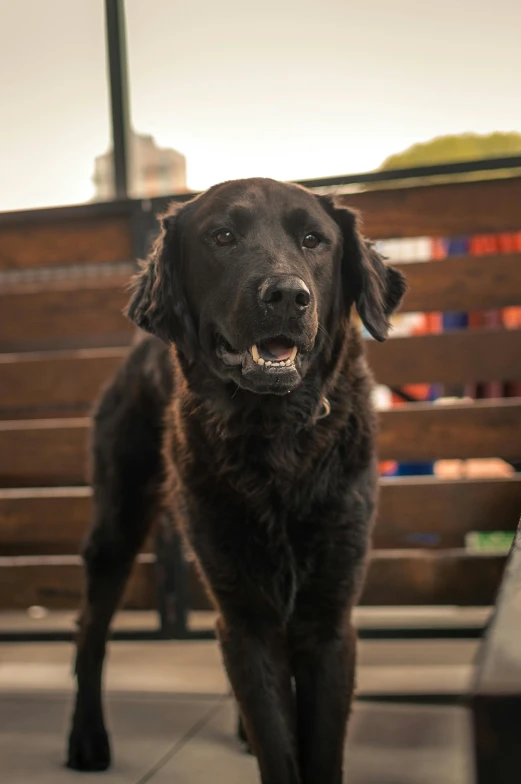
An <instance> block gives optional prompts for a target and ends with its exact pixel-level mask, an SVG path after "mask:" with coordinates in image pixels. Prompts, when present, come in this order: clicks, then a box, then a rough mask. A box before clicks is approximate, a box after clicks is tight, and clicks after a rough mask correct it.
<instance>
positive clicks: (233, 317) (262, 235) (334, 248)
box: [128, 179, 405, 394]
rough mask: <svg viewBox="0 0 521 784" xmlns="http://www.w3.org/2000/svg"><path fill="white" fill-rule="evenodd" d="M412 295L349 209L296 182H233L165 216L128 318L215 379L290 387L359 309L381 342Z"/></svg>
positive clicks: (269, 389)
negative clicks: (404, 298)
mask: <svg viewBox="0 0 521 784" xmlns="http://www.w3.org/2000/svg"><path fill="white" fill-rule="evenodd" d="M404 291H405V281H404V278H403V276H402V275H401V274H400V273H399V272H398V271H397V270H394V269H393V268H392V267H390V266H387V265H385V264H384V263H383V261H382V258H381V257H380V256H379V255H378V253H376V251H375V250H374V249H373V247H372V246H371V245H370V244H369V243H368V242H367V241H366V240H364V238H363V237H362V236H361V234H360V230H359V227H358V222H357V218H356V216H355V214H354V213H352V212H351V211H350V210H348V209H346V208H344V207H341V206H338V205H336V204H335V202H334V201H333V200H332V199H330V198H329V197H325V196H315V195H314V194H312V193H311V192H309V191H307V190H305V189H304V188H301V187H299V186H296V185H289V184H284V183H280V182H276V181H274V180H268V179H249V180H237V181H231V182H226V183H223V184H222V185H217V186H214V187H213V188H210V189H209V190H208V191H206V192H205V193H203V194H202V195H201V196H198V197H196V198H195V199H193V200H192V201H190V202H188V203H186V204H185V205H182V206H181V205H177V206H174V207H173V209H172V210H171V211H170V212H169V214H167V215H166V216H165V217H163V218H162V228H161V233H160V236H159V237H158V239H157V240H156V243H155V246H154V248H153V250H152V252H151V254H150V256H149V258H148V259H147V261H146V262H145V263H144V264H143V266H142V270H141V272H140V274H139V275H138V276H137V278H136V280H135V283H134V291H133V296H132V298H131V301H130V304H129V306H128V315H129V316H130V318H131V319H132V320H133V321H134V322H135V323H136V324H137V325H138V326H139V327H141V328H142V329H144V330H146V331H148V332H151V333H153V334H155V335H157V336H158V337H160V338H162V339H163V340H164V341H166V342H170V343H174V344H175V345H176V346H177V349H178V351H179V352H180V353H181V354H182V355H183V356H184V357H185V359H186V361H187V362H189V363H199V364H201V363H204V365H205V366H206V368H207V370H208V372H210V373H212V374H213V375H214V376H217V377H219V378H221V379H223V380H224V381H233V382H235V383H236V384H237V385H238V386H240V387H242V388H244V389H248V390H250V391H252V392H256V393H265V394H266V393H268V394H285V393H287V392H291V391H292V390H293V389H295V388H296V387H297V386H299V384H300V383H301V382H302V379H303V378H304V376H305V375H306V373H307V372H308V370H309V368H310V366H311V365H312V363H313V362H314V361H315V360H316V359H317V357H318V355H319V354H320V353H321V351H324V350H325V346H326V343H327V339H328V336H329V338H332V337H333V336H334V332H335V330H337V329H338V325H339V320H340V319H346V318H348V317H349V313H350V311H351V307H352V305H353V304H355V305H356V308H357V310H358V313H359V315H360V317H361V319H362V321H363V323H364V324H365V326H366V328H367V329H368V331H369V332H370V333H371V335H373V337H374V338H376V339H377V340H385V338H386V336H387V332H388V330H389V316H390V314H391V313H392V311H393V310H394V309H395V308H396V307H397V306H398V305H399V303H400V300H401V298H402V296H403V293H404ZM330 342H331V341H330Z"/></svg>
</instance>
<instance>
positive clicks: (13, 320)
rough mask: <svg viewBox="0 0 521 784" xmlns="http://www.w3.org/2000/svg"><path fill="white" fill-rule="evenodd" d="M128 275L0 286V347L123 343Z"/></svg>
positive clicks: (127, 323)
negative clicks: (32, 284)
mask: <svg viewBox="0 0 521 784" xmlns="http://www.w3.org/2000/svg"><path fill="white" fill-rule="evenodd" d="M127 284H128V277H124V278H120V277H118V278H116V279H113V278H109V279H103V278H100V279H97V280H96V279H95V280H88V281H84V282H82V283H78V282H75V281H61V282H59V283H58V282H55V283H53V284H52V286H51V285H49V286H44V285H43V284H42V285H38V286H19V287H18V288H17V289H15V290H2V291H1V292H0V351H1V352H15V351H28V350H29V351H31V350H34V351H38V350H45V349H56V348H82V347H88V348H90V347H96V346H125V345H128V343H129V342H130V338H131V335H132V330H133V325H132V324H131V322H130V321H129V320H128V319H127V318H125V316H124V315H123V313H122V309H123V308H124V307H125V305H126V304H127V302H128V298H129V294H128V292H127V291H126V286H127Z"/></svg>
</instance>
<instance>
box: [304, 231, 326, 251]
mask: <svg viewBox="0 0 521 784" xmlns="http://www.w3.org/2000/svg"><path fill="white" fill-rule="evenodd" d="M321 242H322V238H321V237H319V236H318V234H313V233H311V234H306V236H305V237H304V239H303V240H302V245H303V247H304V248H311V250H313V248H317V247H318V246H319V245H320V243H321Z"/></svg>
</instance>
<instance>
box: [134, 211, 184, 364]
mask: <svg viewBox="0 0 521 784" xmlns="http://www.w3.org/2000/svg"><path fill="white" fill-rule="evenodd" d="M179 209H180V208H176V209H175V210H174V211H171V212H169V213H168V214H167V215H165V216H163V217H162V218H160V222H161V231H160V233H159V236H158V237H157V239H156V240H155V242H154V245H153V247H152V250H151V251H150V254H149V255H148V258H147V259H146V261H144V262H140V268H141V269H140V271H139V273H138V274H137V275H135V277H134V279H133V280H132V284H131V291H132V295H131V298H130V302H129V304H128V306H127V309H126V315H127V316H128V317H129V318H130V319H131V320H132V321H133V322H134V324H136V325H137V326H138V327H140V328H141V329H144V330H145V331H146V332H150V333H151V334H152V335H156V336H157V337H158V338H161V340H163V341H164V342H165V343H175V344H176V346H177V347H178V348H179V349H180V350H181V351H182V353H183V354H185V356H186V357H187V359H192V358H193V350H194V346H195V329H194V326H193V323H192V319H191V317H190V313H189V309H188V303H187V302H186V298H185V295H184V292H183V285H182V280H181V275H180V267H181V242H180V237H179V233H180V232H179V227H178V223H179Z"/></svg>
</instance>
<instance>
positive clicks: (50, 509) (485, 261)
mask: <svg viewBox="0 0 521 784" xmlns="http://www.w3.org/2000/svg"><path fill="white" fill-rule="evenodd" d="M343 198H344V200H345V202H346V203H347V204H350V205H352V206H354V207H356V208H358V209H360V210H361V211H362V212H363V216H364V224H365V230H366V233H367V235H368V236H371V237H372V238H373V239H386V238H396V237H416V236H430V237H447V236H461V235H472V234H476V233H485V232H500V231H516V230H519V229H520V228H521V227H520V225H519V223H520V218H519V210H518V207H517V205H518V204H519V203H521V178H511V179H498V180H486V181H482V182H479V181H477V182H465V183H452V184H443V185H426V186H413V187H403V188H394V189H392V188H389V189H385V190H381V191H377V190H367V191H365V192H360V193H356V194H349V195H346V196H345V197H343ZM155 206H157V207H161V208H162V207H163V206H164V205H163V203H160V202H159V201H158V203H157V205H155ZM140 209H141V207H140V204H139V203H137V202H129V203H128V204H127V203H125V204H123V205H122V204H119V203H115V206H114V205H109V206H108V207H107V208H106V212H104V207H103V205H101V206H98V205H89V206H87V207H78V208H66V209H64V210H50V211H38V213H30V214H29V215H25V216H24V213H17V214H15V215H11V216H10V215H3V216H0V272H2V271H3V272H9V274H11V273H12V272H13V271H14V272H16V273H17V271H20V269H23V270H28V269H31V270H34V279H32V280H30V281H27V282H24V281H20V280H19V279H18V278H16V279H13V278H12V277H11V278H9V276H7V277H6V278H5V279H4V282H3V283H2V284H1V285H0V351H1V352H2V353H1V356H0V608H3V609H10V608H11V609H12V608H20V609H21V608H25V607H27V606H28V605H29V604H42V605H45V606H48V607H55V608H60V607H74V606H76V605H77V603H78V601H79V596H80V592H81V584H82V577H81V568H80V563H79V559H78V557H77V552H78V549H79V542H80V540H81V538H82V535H83V533H84V531H85V529H86V526H87V523H88V519H89V514H90V494H89V491H88V488H87V460H86V447H87V444H88V438H89V419H88V414H89V410H90V407H91V405H92V402H93V400H94V398H95V397H96V395H97V393H98V390H99V388H100V386H101V385H102V384H103V383H104V381H105V380H106V379H108V378H109V377H110V375H111V373H112V372H113V371H114V369H115V368H116V367H117V365H118V364H119V363H120V362H121V361H122V359H123V358H124V356H125V354H126V352H127V351H128V345H129V341H130V340H131V336H132V330H131V327H130V325H129V323H128V322H127V321H126V319H125V318H124V317H123V315H122V313H121V309H122V308H123V306H124V304H125V302H126V298H127V294H126V291H125V285H126V283H127V281H128V274H121V273H119V272H118V273H117V274H116V273H113V271H112V266H111V265H117V264H121V263H122V262H128V263H129V264H130V262H131V259H132V255H133V254H132V251H133V248H136V247H137V245H139V242H137V241H136V238H135V235H136V231H137V230H136V228H135V226H134V223H136V224H137V225H138V226H139V220H140V219H139V210H140ZM136 216H137V217H136ZM142 225H143V226H145V225H146V226H148V225H149V216H148V217H147V219H146V220H145V219H143V220H142ZM76 238H79V239H78V241H76ZM139 241H140V242H141V243H143V239H142V238H141V240H139ZM136 242H137V244H136ZM38 249H41V253H40V252H39V250H38ZM69 262H70V263H74V264H75V265H78V264H79V263H83V264H85V269H87V268H88V271H89V274H88V275H85V276H84V277H81V275H80V276H78V270H77V267H75V268H74V275H68V274H67V269H68V263H69ZM93 267H95V268H96V269H97V268H99V270H100V273H99V274H96V275H94V274H93V273H92V268H93ZM102 270H105V272H102ZM107 270H108V272H107ZM403 270H404V272H405V273H406V275H407V276H408V278H409V281H410V284H411V290H410V293H409V294H408V296H407V298H406V301H405V304H404V310H405V311H410V312H414V311H451V310H469V311H472V310H480V309H489V308H490V309H492V308H502V307H508V306H515V305H520V304H521V255H520V254H510V255H508V254H505V255H497V256H484V257H479V258H472V257H452V258H448V259H446V260H443V261H436V262H418V263H410V264H403ZM80 272H81V270H80ZM44 273H45V274H44ZM46 276H47V278H46ZM368 352H369V358H370V362H371V365H372V367H373V368H374V371H375V375H376V378H377V381H378V382H379V383H380V384H385V385H388V386H390V387H393V388H399V387H401V386H402V385H403V384H406V383H412V382H414V383H417V382H426V383H439V384H454V383H456V384H460V383H461V384H462V383H466V382H472V381H477V382H483V381H489V380H490V381H495V380H504V381H507V380H508V381H510V380H521V362H519V360H518V358H519V357H521V330H506V329H479V330H469V331H460V332H452V333H446V334H441V335H426V336H421V337H404V338H393V339H392V340H390V341H388V342H387V343H386V344H385V345H379V344H377V343H375V342H374V341H369V342H368ZM380 419H381V428H380V437H379V438H380V442H379V443H380V454H381V457H382V459H395V460H400V461H415V460H417V461H421V460H436V459H447V458H453V459H466V458H476V457H485V458H486V457H501V458H503V459H505V460H512V461H515V460H519V458H520V457H521V399H517V398H513V399H502V400H485V401H474V402H464V403H463V402H462V403H457V404H454V405H447V406H439V405H435V404H430V403H429V404H426V403H411V404H407V405H404V406H403V407H400V408H396V409H393V410H390V411H383V412H382V413H381V416H380ZM520 510H521V476H520V475H513V476H508V477H502V478H493V479H484V480H470V479H469V480H465V479H460V480H441V479H437V478H434V477H409V478H389V479H382V481H381V503H380V513H379V518H378V522H377V526H376V530H375V541H374V543H375V551H374V554H373V556H372V560H371V565H370V569H369V575H368V580H367V585H366V589H365V592H364V596H363V599H362V601H363V602H364V603H365V604H369V605H395V604H403V605H414V604H416V605H423V604H434V605H438V604H445V605H468V606H472V605H489V604H491V603H492V602H493V598H494V595H495V591H496V589H497V586H498V584H499V581H500V579H501V575H502V571H503V567H504V560H505V559H504V556H503V555H501V554H499V555H497V554H489V555H474V554H471V553H470V552H468V551H467V550H466V549H465V536H466V534H467V533H469V532H471V531H493V530H513V528H514V527H515V523H516V520H517V517H518V515H519V511H520ZM422 535H429V536H431V541H432V544H431V546H430V547H428V548H427V547H419V544H418V543H419V542H421V537H422ZM152 551H153V546H152V543H149V545H148V547H147V552H146V553H144V554H143V557H142V558H141V561H140V562H139V563H138V564H137V566H136V569H135V581H134V583H133V584H132V586H131V587H130V589H129V592H128V593H127V597H126V600H125V602H126V606H127V607H133V608H146V607H151V606H155V603H156V591H155V568H156V567H155V566H154V559H153V557H152V555H151V553H152ZM190 595H191V599H190V601H191V603H192V606H197V607H202V606H204V605H205V600H204V596H203V594H202V591H201V588H200V586H199V584H198V583H197V581H196V580H195V578H192V582H191V594H190Z"/></svg>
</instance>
